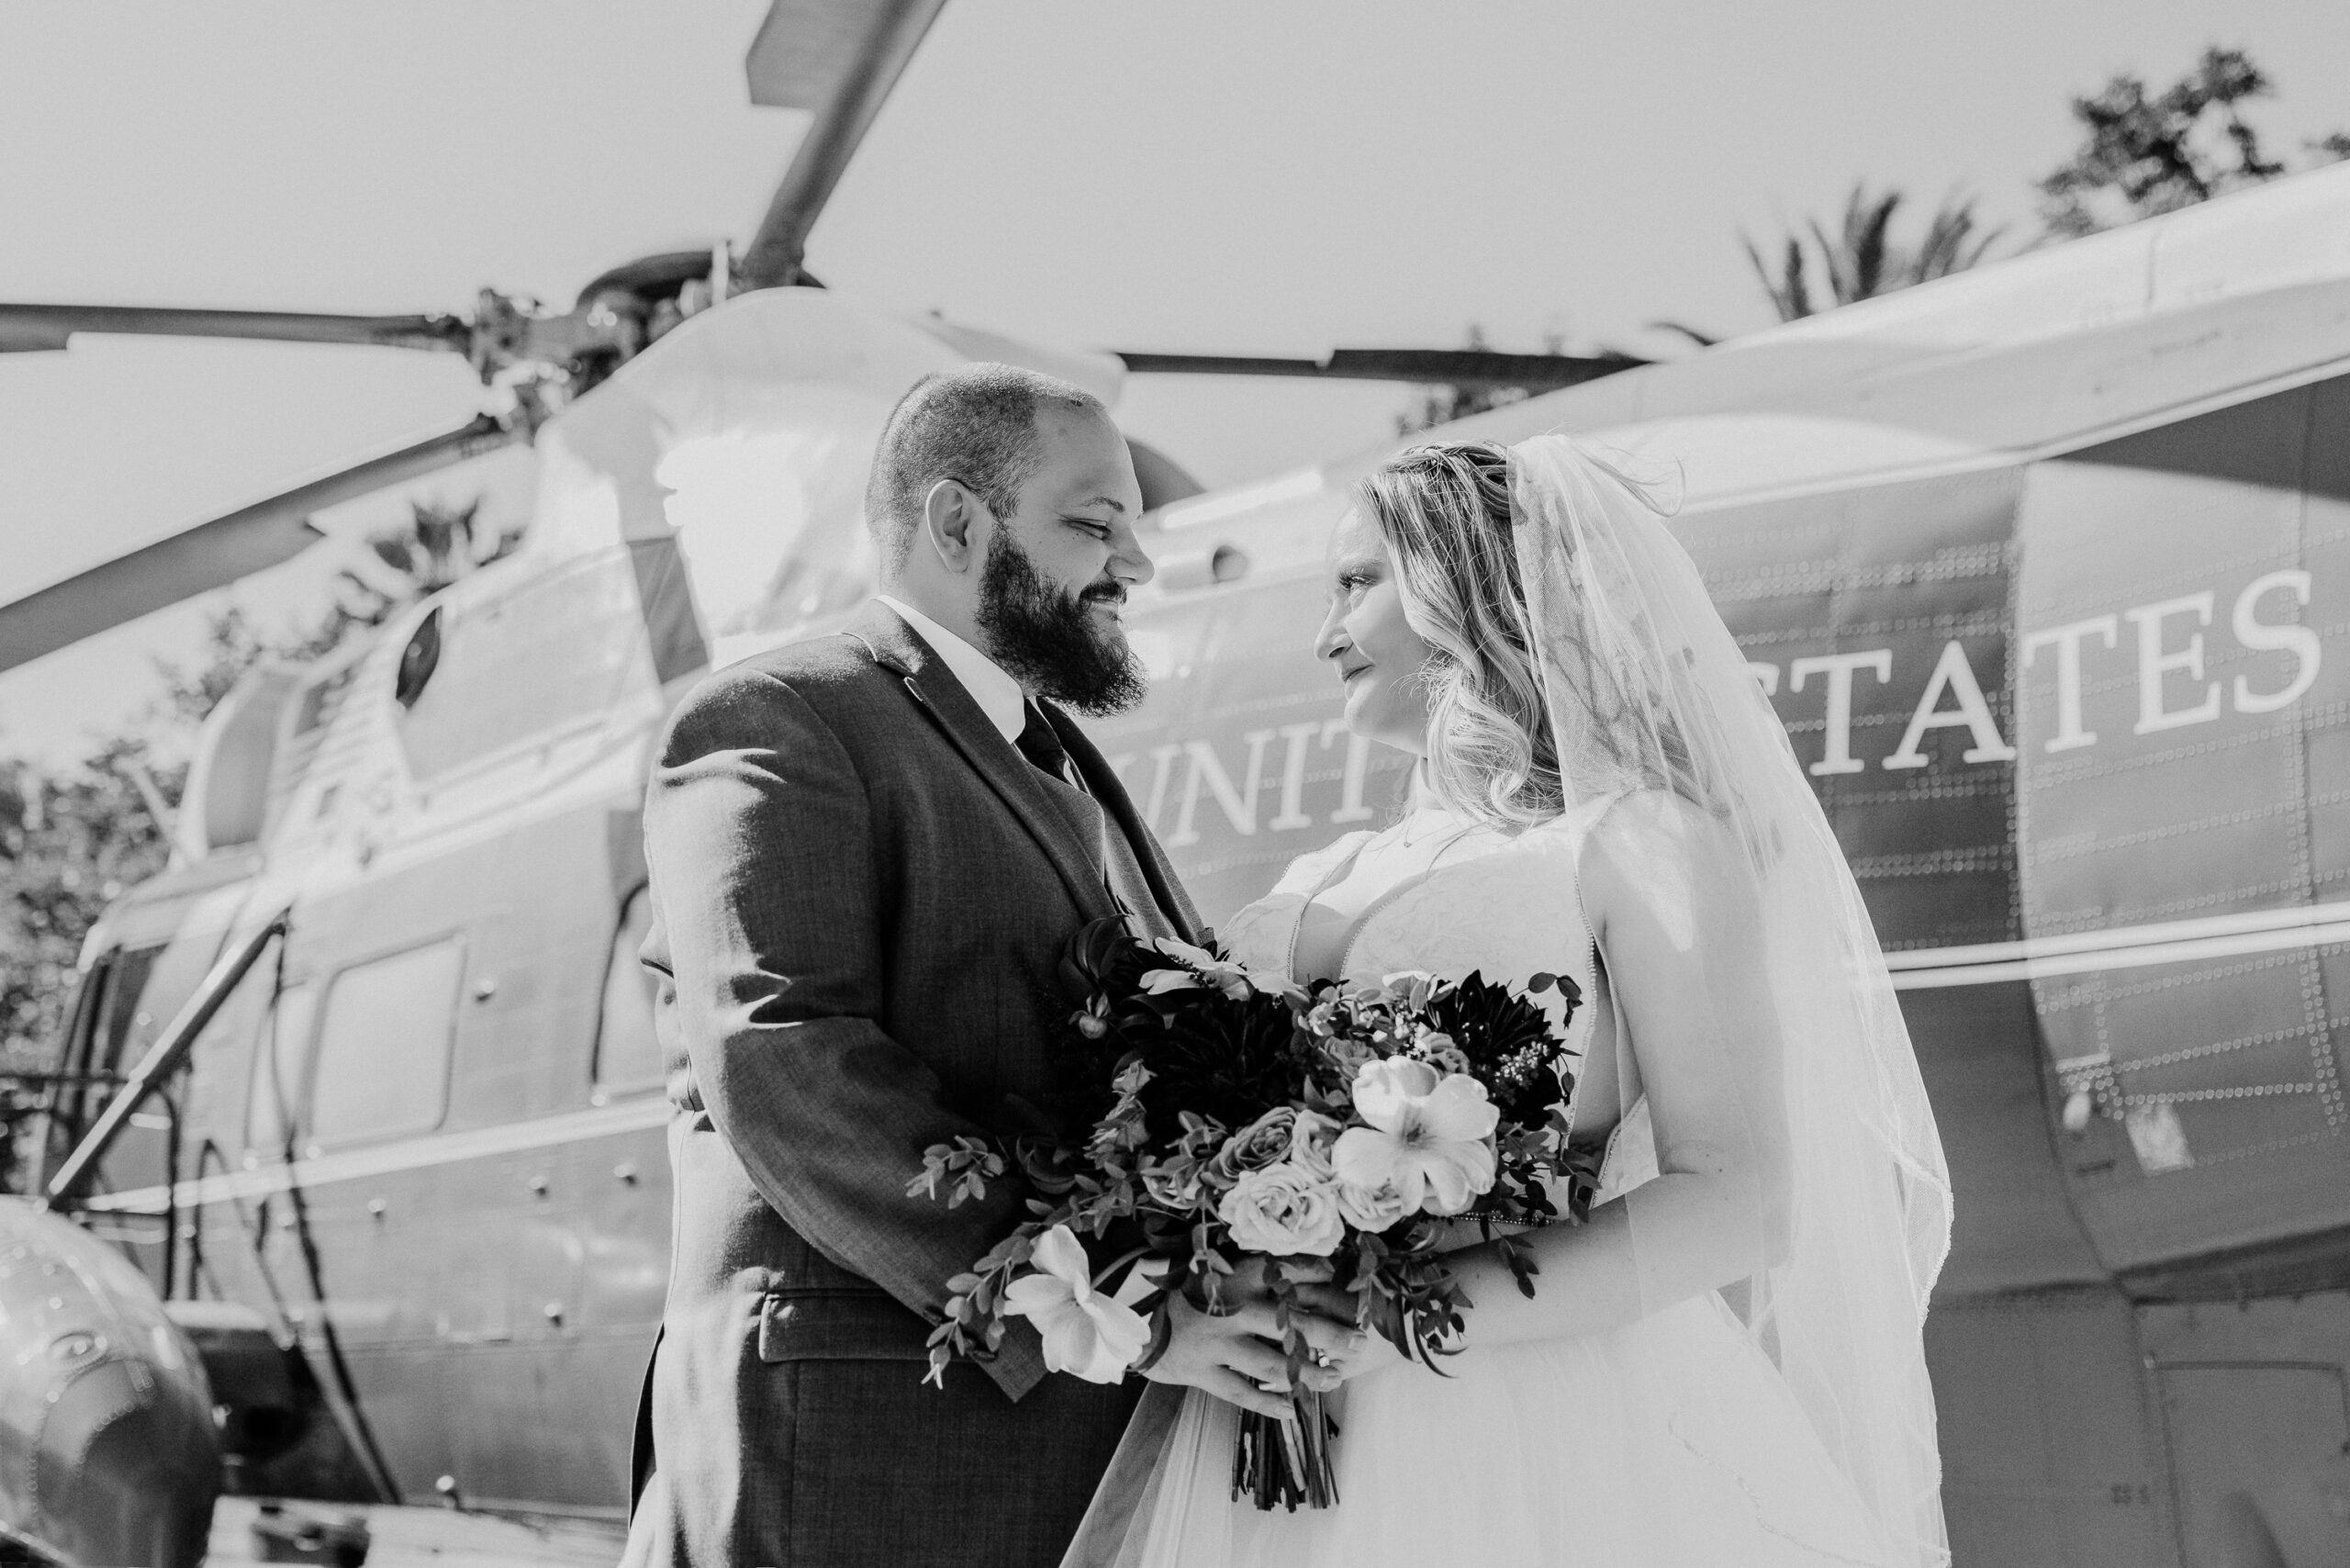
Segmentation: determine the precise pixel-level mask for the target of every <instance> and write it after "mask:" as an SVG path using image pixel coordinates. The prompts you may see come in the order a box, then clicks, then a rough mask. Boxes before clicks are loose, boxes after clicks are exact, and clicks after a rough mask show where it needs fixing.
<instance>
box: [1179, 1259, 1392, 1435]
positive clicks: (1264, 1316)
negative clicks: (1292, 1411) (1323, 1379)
mask: <svg viewBox="0 0 2350 1568" xmlns="http://www.w3.org/2000/svg"><path fill="white" fill-rule="evenodd" d="M1224 1307H1225V1310H1224V1311H1223V1312H1221V1313H1210V1312H1208V1311H1206V1310H1204V1309H1203V1308H1201V1307H1198V1306H1194V1305H1192V1303H1191V1302H1190V1301H1189V1300H1188V1299H1187V1298H1186V1297H1185V1296H1184V1295H1183V1294H1181V1292H1177V1293H1175V1294H1172V1295H1170V1296H1169V1298H1168V1303H1167V1327H1168V1334H1167V1349H1166V1350H1165V1352H1164V1353H1162V1354H1161V1355H1160V1356H1159V1358H1158V1360H1157V1361H1154V1362H1152V1363H1151V1365H1150V1369H1149V1370H1148V1371H1147V1372H1144V1373H1143V1375H1144V1376H1145V1377H1147V1378H1149V1379H1150V1380H1151V1381H1152V1382H1154V1383H1182V1384H1185V1385H1187V1386H1189V1387H1192V1388H1198V1389H1203V1390H1205V1391H1206V1392H1208V1393H1210V1394H1214V1395H1215V1396H1216V1397H1217V1398H1218V1399H1221V1400H1224V1401H1225V1403H1227V1404H1230V1405H1237V1406H1240V1407H1241V1408H1242V1409H1244V1410H1254V1411H1256V1412H1257V1413H1258V1414H1259V1415H1262V1416H1271V1417H1276V1418H1278V1417H1282V1416H1286V1415H1287V1414H1289V1368H1288V1365H1287V1363H1286V1361H1285V1358H1284V1357H1283V1356H1282V1354H1281V1327H1280V1326H1279V1325H1278V1324H1277V1323H1275V1322H1274V1320H1273V1303H1272V1298H1271V1296H1270V1295H1269V1294H1263V1293H1262V1292H1261V1289H1260V1290H1259V1291H1257V1292H1255V1293H1245V1294H1244V1293H1243V1292H1241V1291H1236V1290H1235V1289H1234V1287H1233V1285H1232V1284H1231V1283H1227V1284H1226V1285H1225V1291H1224ZM1290 1321H1291V1323H1292V1326H1293V1327H1296V1328H1297V1329H1298V1330H1299V1331H1300V1332H1302V1333H1303V1334H1304V1336H1305V1342H1306V1343H1307V1344H1308V1345H1310V1346H1312V1347H1313V1348H1314V1349H1315V1350H1319V1351H1321V1352H1322V1353H1323V1354H1324V1355H1326V1356H1332V1357H1336V1356H1338V1355H1340V1354H1342V1353H1344V1352H1345V1351H1346V1350H1348V1349H1349V1348H1350V1346H1351V1342H1352V1341H1353V1340H1354V1339H1355V1338H1357V1335H1356V1334H1355V1331H1354V1329H1353V1328H1352V1327H1349V1326H1348V1325H1346V1324H1343V1323H1334V1322H1331V1321H1330V1320H1329V1319H1327V1318H1324V1317H1316V1316H1307V1315H1305V1314H1303V1313H1301V1314H1297V1315H1295V1316H1292V1318H1291V1320H1290Z"/></svg>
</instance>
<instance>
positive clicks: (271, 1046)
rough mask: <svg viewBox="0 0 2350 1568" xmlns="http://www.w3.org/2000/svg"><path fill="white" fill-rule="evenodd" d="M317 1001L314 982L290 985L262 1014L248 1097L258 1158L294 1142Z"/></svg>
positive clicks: (249, 1145) (248, 1143) (250, 1146)
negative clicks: (296, 1114) (312, 1019)
mask: <svg viewBox="0 0 2350 1568" xmlns="http://www.w3.org/2000/svg"><path fill="white" fill-rule="evenodd" d="M256 968H257V969H258V966H257V967H256ZM317 1002H318V997H317V993H316V992H315V991H312V989H311V988H310V987H309V986H308V985H289V986H287V987H286V988H285V990H284V991H279V992H278V993H277V1002H276V1005H274V1006H273V1007H271V1008H270V1009H269V1010H268V1011H267V1012H265V1013H263V1014H262V1019H261V1027H260V1029H259V1031H258V1032H257V1036H256V1038H255V1040H254V1044H253V1070H252V1088H251V1091H250V1092H249V1093H248V1094H247V1096H246V1100H245V1148H246V1149H247V1151H248V1152H249V1153H251V1154H252V1155H253V1156H255V1157H257V1158H259V1159H278V1158H283V1157H284V1155H285V1152H286V1150H287V1148H289V1147H290V1146H291V1143H292V1140H293V1130H294V1107H295V1105H296V1104H297V1103H300V1099H301V1088H302V1062H303V1058H305V1057H306V1056H307V1055H308V1050H309V1044H310V1020H311V1017H312V1015H313V1014H315V1013H316V1012H317Z"/></svg>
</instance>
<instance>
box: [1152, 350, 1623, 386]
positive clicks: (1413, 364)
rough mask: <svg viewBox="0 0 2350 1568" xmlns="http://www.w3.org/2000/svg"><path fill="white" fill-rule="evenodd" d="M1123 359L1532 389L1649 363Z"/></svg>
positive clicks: (1169, 369) (1417, 357)
mask: <svg viewBox="0 0 2350 1568" xmlns="http://www.w3.org/2000/svg"><path fill="white" fill-rule="evenodd" d="M1118 358H1120V359H1121V360H1123V361H1125V366H1126V368H1127V369H1128V370H1130V371H1133V372H1134V373H1136V375H1154V374H1156V375H1320V376H1328V377H1331V378H1334V379H1339V380H1349V381H1415V382H1427V383H1431V384H1434V383H1438V382H1442V383H1447V384H1449V385H1451V386H1522V387H1524V388H1526V389H1527V391H1529V392H1549V391H1552V390H1555V389H1556V388H1558V387H1561V386H1574V385H1575V384H1576V383H1578V382H1583V381H1593V380H1596V379H1597V378H1599V377H1600V376H1603V375H1615V374H1616V373H1617V371H1619V370H1629V369H1631V368H1632V367H1633V366H1635V365H1639V364H1647V363H1648V362H1647V361H1646V360H1639V359H1634V358H1632V357H1631V356H1630V355H1628V354H1619V353H1603V354H1562V353H1486V352H1485V351H1483V349H1336V350H1333V351H1332V352H1331V354H1330V357H1329V358H1327V359H1252V358H1248V357H1244V356H1241V355H1237V354H1206V353H1121V354H1120V355H1118Z"/></svg>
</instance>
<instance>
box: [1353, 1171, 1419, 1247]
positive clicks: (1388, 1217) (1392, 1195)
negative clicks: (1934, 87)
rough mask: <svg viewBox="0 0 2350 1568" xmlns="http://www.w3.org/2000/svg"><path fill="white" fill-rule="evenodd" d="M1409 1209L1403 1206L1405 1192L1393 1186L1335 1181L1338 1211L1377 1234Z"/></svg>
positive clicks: (1400, 1217)
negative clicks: (1362, 1185) (1360, 1185)
mask: <svg viewBox="0 0 2350 1568" xmlns="http://www.w3.org/2000/svg"><path fill="white" fill-rule="evenodd" d="M1409 1212H1410V1211H1409V1210H1407V1209H1406V1208H1404V1194H1403V1193H1399V1192H1397V1191H1396V1190H1395V1189H1394V1188H1393V1187H1392V1186H1382V1187H1357V1186H1354V1185H1352V1184H1351V1183H1348V1182H1339V1183H1338V1215H1339V1217H1340V1218H1342V1219H1344V1220H1345V1221H1346V1222H1347V1223H1348V1225H1350V1226H1354V1227H1355V1228H1356V1229H1357V1230H1364V1231H1369V1232H1370V1233H1371V1234H1372V1235H1374V1236H1376V1235H1378V1234H1379V1233H1380V1232H1381V1231H1382V1230H1385V1229H1386V1228H1387V1227H1388V1226H1391V1225H1393V1224H1394V1223H1395V1222H1396V1221H1397V1220H1399V1219H1402V1218H1403V1217H1404V1215H1406V1214H1407V1213H1409Z"/></svg>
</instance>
